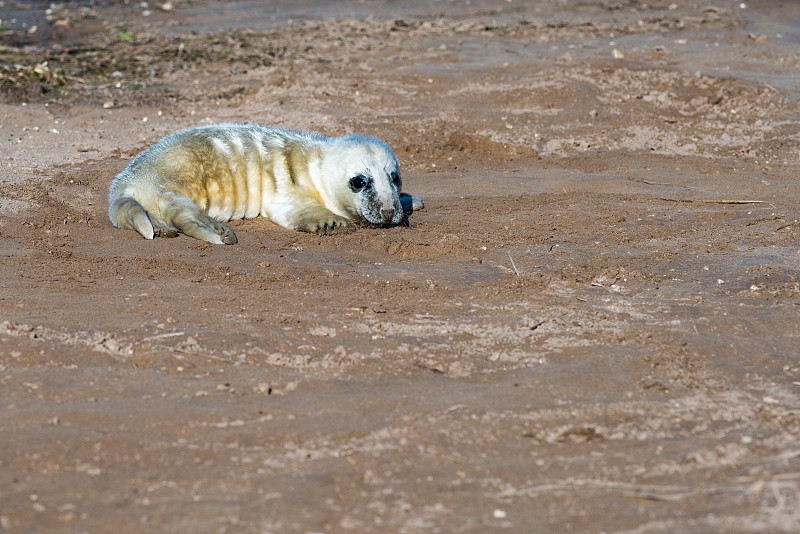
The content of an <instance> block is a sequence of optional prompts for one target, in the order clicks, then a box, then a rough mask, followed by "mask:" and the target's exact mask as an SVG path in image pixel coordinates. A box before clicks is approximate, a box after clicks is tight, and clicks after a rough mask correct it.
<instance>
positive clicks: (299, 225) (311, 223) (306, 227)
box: [290, 203, 354, 234]
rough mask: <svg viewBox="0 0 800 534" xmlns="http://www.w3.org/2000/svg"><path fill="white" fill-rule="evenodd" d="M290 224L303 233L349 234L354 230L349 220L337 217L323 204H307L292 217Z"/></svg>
mask: <svg viewBox="0 0 800 534" xmlns="http://www.w3.org/2000/svg"><path fill="white" fill-rule="evenodd" d="M290 224H291V226H292V228H295V229H296V230H302V231H303V232H319V233H322V234H330V233H340V232H348V231H350V230H353V229H354V225H353V224H352V223H351V222H350V220H349V219H347V218H345V217H342V216H340V215H336V214H335V213H333V212H332V211H331V210H329V209H328V208H326V207H325V206H323V205H322V204H317V203H314V204H306V205H305V206H303V207H302V208H300V209H299V210H297V211H295V212H294V213H293V214H292V216H291V221H290Z"/></svg>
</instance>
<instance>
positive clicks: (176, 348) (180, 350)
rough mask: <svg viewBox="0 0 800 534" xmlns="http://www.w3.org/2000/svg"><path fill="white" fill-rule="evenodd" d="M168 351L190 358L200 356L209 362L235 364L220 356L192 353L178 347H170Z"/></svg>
mask: <svg viewBox="0 0 800 534" xmlns="http://www.w3.org/2000/svg"><path fill="white" fill-rule="evenodd" d="M165 348H167V347H165ZM169 350H171V351H172V352H180V353H181V354H188V355H190V356H200V357H201V358H208V359H209V360H217V361H220V362H226V363H236V362H235V361H233V360H231V359H228V358H223V357H222V356H216V355H214V354H206V353H204V352H194V351H191V350H184V349H179V348H178V347H171V348H169Z"/></svg>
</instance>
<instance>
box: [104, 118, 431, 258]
mask: <svg viewBox="0 0 800 534" xmlns="http://www.w3.org/2000/svg"><path fill="white" fill-rule="evenodd" d="M401 185H402V182H401V179H400V172H399V169H398V164H397V158H396V157H395V155H394V153H393V152H392V150H391V149H390V148H389V146H388V145H387V144H386V143H385V142H383V141H381V140H380V139H376V138H374V137H365V136H361V135H345V136H342V137H325V136H323V135H320V134H316V133H304V132H296V131H293V130H286V129H283V128H277V127H270V126H258V125H250V124H217V125H211V126H201V127H197V128H191V129H188V130H183V131H180V132H177V133H175V134H172V135H170V136H168V137H165V138H164V139H162V140H160V141H158V142H157V143H156V144H154V145H152V146H150V147H149V148H147V149H145V150H144V151H143V152H141V153H140V154H138V155H137V156H136V157H135V158H134V159H133V160H132V161H131V162H130V163H129V164H128V166H127V167H125V169H124V170H123V171H122V172H121V173H119V174H118V175H117V176H116V177H115V178H114V180H112V182H111V186H110V187H109V193H108V217H109V219H111V222H112V223H113V224H114V226H116V227H117V228H127V229H131V230H136V231H137V232H139V233H140V234H141V235H142V236H143V237H144V238H146V239H153V237H154V236H161V237H174V236H176V235H177V234H178V233H184V234H186V235H189V236H192V237H195V238H197V239H202V240H204V241H208V242H209V243H218V244H221V243H225V244H234V243H236V242H237V238H236V234H235V233H234V232H233V230H232V229H231V228H230V227H229V226H228V225H227V224H225V222H226V221H230V220H233V219H242V218H245V219H249V218H253V217H256V216H258V215H261V216H262V217H267V218H268V219H270V220H271V221H273V222H275V223H277V224H279V225H281V226H283V227H285V228H289V229H292V230H302V231H305V232H325V233H327V232H330V231H338V230H340V229H343V228H346V227H348V226H352V225H353V223H355V222H366V223H368V224H372V225H381V226H388V225H396V224H399V223H400V222H401V221H402V220H403V218H404V216H405V215H404V209H403V208H404V205H405V207H406V208H408V209H407V210H406V211H411V209H412V208H420V207H421V206H422V202H421V201H420V200H419V199H417V198H415V197H410V196H408V195H403V201H402V202H401V199H400V197H401V195H400V188H401Z"/></svg>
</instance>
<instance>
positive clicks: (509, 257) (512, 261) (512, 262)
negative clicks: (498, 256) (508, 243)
mask: <svg viewBox="0 0 800 534" xmlns="http://www.w3.org/2000/svg"><path fill="white" fill-rule="evenodd" d="M506 254H508V259H509V260H511V266H512V267H513V268H514V272H515V273H517V276H519V271H518V270H517V266H516V265H514V258H512V257H511V253H510V252H506Z"/></svg>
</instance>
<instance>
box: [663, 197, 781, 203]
mask: <svg viewBox="0 0 800 534" xmlns="http://www.w3.org/2000/svg"><path fill="white" fill-rule="evenodd" d="M659 200H666V201H667V202H701V203H704V204H766V203H767V202H766V201H765V200H714V199H709V198H665V197H661V198H660V199H659Z"/></svg>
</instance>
